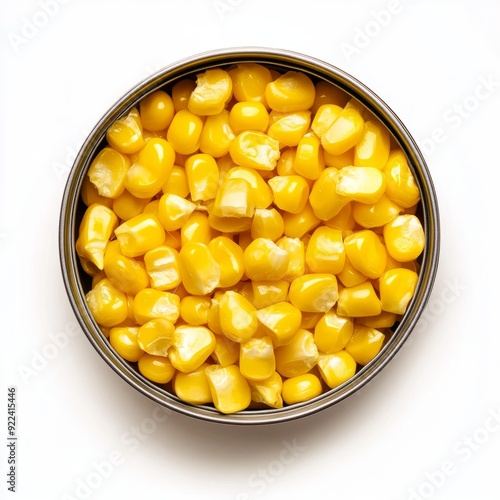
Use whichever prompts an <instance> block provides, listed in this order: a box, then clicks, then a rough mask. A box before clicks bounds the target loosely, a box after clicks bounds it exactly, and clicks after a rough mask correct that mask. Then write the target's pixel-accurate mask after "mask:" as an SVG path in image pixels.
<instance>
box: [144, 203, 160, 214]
mask: <svg viewBox="0 0 500 500" xmlns="http://www.w3.org/2000/svg"><path fill="white" fill-rule="evenodd" d="M159 206H160V200H158V199H154V200H151V201H150V202H149V203H148V204H147V205H146V206H145V207H144V209H143V211H142V213H143V214H151V215H154V216H155V217H156V218H158V208H159Z"/></svg>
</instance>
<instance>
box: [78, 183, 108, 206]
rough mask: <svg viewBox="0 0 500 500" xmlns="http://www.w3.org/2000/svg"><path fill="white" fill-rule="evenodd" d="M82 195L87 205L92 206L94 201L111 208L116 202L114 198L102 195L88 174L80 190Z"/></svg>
mask: <svg viewBox="0 0 500 500" xmlns="http://www.w3.org/2000/svg"><path fill="white" fill-rule="evenodd" d="M80 197H81V199H82V201H83V203H84V204H85V206H87V207H90V205H93V204H94V203H97V204H99V205H104V206H106V207H109V208H111V207H112V206H113V203H114V201H115V200H114V199H111V198H106V196H101V195H100V194H99V192H98V191H97V188H96V187H95V186H94V184H92V182H90V179H89V176H88V175H86V176H85V177H84V178H83V183H82V189H81V191H80Z"/></svg>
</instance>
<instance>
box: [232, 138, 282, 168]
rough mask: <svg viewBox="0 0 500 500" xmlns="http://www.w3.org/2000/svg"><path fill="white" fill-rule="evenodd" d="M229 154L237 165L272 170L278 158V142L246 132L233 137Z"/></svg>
mask: <svg viewBox="0 0 500 500" xmlns="http://www.w3.org/2000/svg"><path fill="white" fill-rule="evenodd" d="M229 154H230V155H231V158H232V160H233V161H234V162H235V163H236V164H237V165H241V166H243V167H250V168H255V169H256V170H273V169H274V168H275V167H276V162H277V161H278V158H279V157H280V148H279V142H278V141H277V140H275V139H273V138H272V137H270V136H269V135H267V134H264V133H263V132H257V131H253V130H247V131H245V132H241V133H240V134H238V135H237V136H236V137H235V139H234V140H233V142H232V143H231V146H230V147H229Z"/></svg>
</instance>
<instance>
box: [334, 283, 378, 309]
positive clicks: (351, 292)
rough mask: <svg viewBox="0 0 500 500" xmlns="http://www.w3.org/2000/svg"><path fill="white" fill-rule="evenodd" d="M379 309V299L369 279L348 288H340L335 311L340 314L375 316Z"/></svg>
mask: <svg viewBox="0 0 500 500" xmlns="http://www.w3.org/2000/svg"><path fill="white" fill-rule="evenodd" d="M381 311H382V308H381V305H380V300H379V298H378V297H377V294H376V293H375V290H374V288H373V285H372V284H371V283H370V282H369V281H365V282H364V283H361V284H360V285H356V286H352V287H349V288H342V290H340V292H339V301H338V303H337V313H338V314H339V315H340V316H350V317H351V318H359V317H362V316H375V315H377V314H380V312H381Z"/></svg>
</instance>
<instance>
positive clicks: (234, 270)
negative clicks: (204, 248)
mask: <svg viewBox="0 0 500 500" xmlns="http://www.w3.org/2000/svg"><path fill="white" fill-rule="evenodd" d="M208 248H209V249H210V252H211V253H212V256H213V258H214V260H215V261H216V262H217V263H218V264H219V266H220V269H221V275H220V279H219V284H218V286H219V287H221V288H227V287H231V286H234V285H236V284H237V283H239V282H240V280H241V278H242V277H243V273H244V272H245V268H244V263H243V250H242V249H241V247H240V246H239V245H237V244H236V243H235V242H234V241H232V240H230V239H229V238H228V237H227V236H218V237H217V238H214V239H213V240H211V241H210V243H209V244H208Z"/></svg>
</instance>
